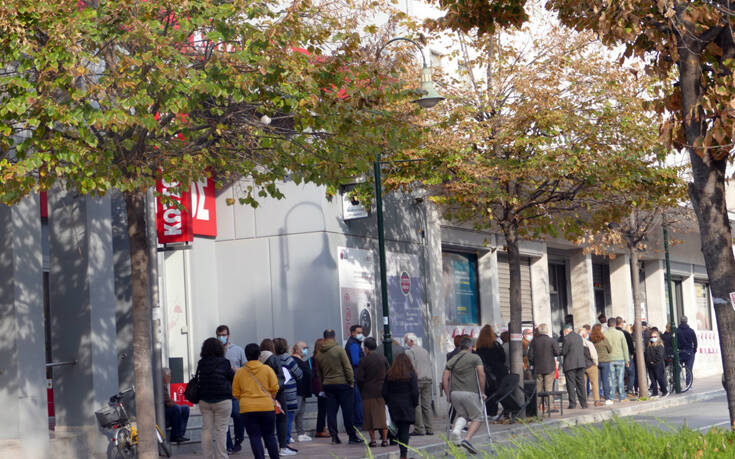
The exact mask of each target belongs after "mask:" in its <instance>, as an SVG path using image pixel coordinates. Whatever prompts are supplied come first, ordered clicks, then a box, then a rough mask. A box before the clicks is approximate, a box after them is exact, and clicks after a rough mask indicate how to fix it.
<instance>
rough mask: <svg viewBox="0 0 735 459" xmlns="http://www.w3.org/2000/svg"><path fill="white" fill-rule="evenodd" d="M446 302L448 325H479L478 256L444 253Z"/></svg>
mask: <svg viewBox="0 0 735 459" xmlns="http://www.w3.org/2000/svg"><path fill="white" fill-rule="evenodd" d="M442 265H443V277H444V292H445V293H444V300H445V304H446V311H447V324H448V325H479V324H480V304H479V297H480V295H479V291H478V283H477V256H476V255H474V254H468V253H459V252H443V253H442Z"/></svg>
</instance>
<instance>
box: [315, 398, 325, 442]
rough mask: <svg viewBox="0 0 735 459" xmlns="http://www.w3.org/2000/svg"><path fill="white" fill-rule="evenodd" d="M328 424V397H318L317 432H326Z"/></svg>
mask: <svg viewBox="0 0 735 459" xmlns="http://www.w3.org/2000/svg"><path fill="white" fill-rule="evenodd" d="M326 424H327V397H319V396H317V398H316V432H317V433H319V432H324V426H325V425H326Z"/></svg>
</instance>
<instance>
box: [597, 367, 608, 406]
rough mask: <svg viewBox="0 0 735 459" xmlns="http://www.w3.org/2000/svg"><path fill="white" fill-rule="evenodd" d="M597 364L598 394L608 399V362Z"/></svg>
mask: <svg viewBox="0 0 735 459" xmlns="http://www.w3.org/2000/svg"><path fill="white" fill-rule="evenodd" d="M597 366H598V367H599V369H600V390H601V391H602V392H601V394H600V395H602V396H603V397H605V400H610V362H600V364H599V365H597Z"/></svg>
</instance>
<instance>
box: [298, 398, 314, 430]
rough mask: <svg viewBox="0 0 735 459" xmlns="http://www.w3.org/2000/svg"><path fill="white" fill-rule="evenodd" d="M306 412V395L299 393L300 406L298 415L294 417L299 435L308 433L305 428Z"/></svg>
mask: <svg viewBox="0 0 735 459" xmlns="http://www.w3.org/2000/svg"><path fill="white" fill-rule="evenodd" d="M304 413H306V397H303V396H301V395H299V407H298V409H296V413H295V414H296V416H295V417H294V425H295V426H296V435H297V436H298V435H304V434H305V433H306V430H304ZM317 432H318V430H317Z"/></svg>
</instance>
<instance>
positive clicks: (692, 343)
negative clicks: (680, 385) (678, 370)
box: [676, 316, 699, 385]
mask: <svg viewBox="0 0 735 459" xmlns="http://www.w3.org/2000/svg"><path fill="white" fill-rule="evenodd" d="M676 340H677V344H678V345H679V361H680V362H681V363H682V364H683V365H686V367H687V368H689V370H691V371H690V373H687V377H686V378H687V380H686V384H687V385H689V384H690V383H691V382H692V381H691V378H692V376H691V375H692V374H693V372H694V357H695V356H696V355H697V348H698V347H699V344H698V343H697V334H696V333H694V330H692V328H691V327H690V326H689V319H687V316H681V319H680V324H679V328H678V329H677V331H676Z"/></svg>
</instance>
